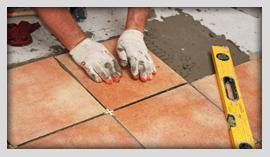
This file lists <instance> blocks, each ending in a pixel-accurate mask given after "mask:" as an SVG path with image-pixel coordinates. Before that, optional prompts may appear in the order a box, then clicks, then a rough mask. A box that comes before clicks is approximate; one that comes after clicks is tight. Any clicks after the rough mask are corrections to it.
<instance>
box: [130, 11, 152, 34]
mask: <svg viewBox="0 0 270 157" xmlns="http://www.w3.org/2000/svg"><path fill="white" fill-rule="evenodd" d="M148 15H149V8H128V16H127V22H126V28H125V29H136V30H138V31H140V32H143V31H144V28H145V24H146V21H147V17H148Z"/></svg>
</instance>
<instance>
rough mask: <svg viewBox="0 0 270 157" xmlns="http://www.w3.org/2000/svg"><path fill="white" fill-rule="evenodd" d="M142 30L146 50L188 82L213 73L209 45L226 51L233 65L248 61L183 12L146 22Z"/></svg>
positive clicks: (226, 42) (232, 47)
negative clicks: (224, 48) (230, 55)
mask: <svg viewBox="0 0 270 157" xmlns="http://www.w3.org/2000/svg"><path fill="white" fill-rule="evenodd" d="M146 29H147V32H146V33H145V40H146V44H147V46H148V48H149V49H150V50H152V51H153V52H154V53H155V54H156V55H157V56H158V57H160V58H161V59H162V60H163V61H164V62H165V63H166V64H168V65H169V66H170V67H171V68H172V69H174V70H175V71H176V72H177V73H178V74H180V75H181V76H182V77H183V78H184V79H186V80H187V81H188V82H192V81H194V80H198V79H200V78H202V77H204V76H207V75H210V74H213V73H214V67H213V63H212V59H211V46H212V45H220V46H227V47H229V48H230V51H231V54H232V58H233V62H234V65H239V64H241V63H243V62H246V61H248V60H249V56H248V55H247V54H245V53H244V52H242V51H240V50H239V49H238V47H237V46H236V45H235V44H233V43H232V42H231V41H229V40H226V38H225V36H217V35H216V34H215V33H213V32H212V31H210V30H209V29H208V28H206V27H204V26H202V25H201V24H200V22H199V21H195V20H194V19H193V18H192V16H190V15H188V14H185V13H183V12H181V13H180V14H179V15H177V16H172V17H168V18H164V19H163V22H160V21H157V20H153V21H149V22H148V23H147V28H146Z"/></svg>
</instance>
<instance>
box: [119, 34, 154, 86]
mask: <svg viewBox="0 0 270 157" xmlns="http://www.w3.org/2000/svg"><path fill="white" fill-rule="evenodd" d="M117 53H118V56H119V58H120V64H121V66H123V67H126V66H127V65H128V64H129V65H130V71H131V74H132V76H133V78H134V79H137V78H138V77H140V79H141V80H142V81H147V80H151V79H152V77H153V76H152V74H155V73H156V68H155V65H154V63H153V60H152V58H151V56H150V55H149V54H148V49H147V47H146V45H145V43H144V39H143V33H142V32H140V31H138V30H135V29H128V30H126V31H124V32H123V33H122V34H121V36H120V38H119V40H118V44H117Z"/></svg>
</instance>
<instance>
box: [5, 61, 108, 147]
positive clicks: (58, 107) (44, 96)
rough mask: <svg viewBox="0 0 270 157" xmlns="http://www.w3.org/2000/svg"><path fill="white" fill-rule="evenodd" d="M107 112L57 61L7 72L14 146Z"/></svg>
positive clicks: (39, 63)
mask: <svg viewBox="0 0 270 157" xmlns="http://www.w3.org/2000/svg"><path fill="white" fill-rule="evenodd" d="M104 111H105V110H104V108H103V107H102V106H101V105H100V104H99V103H98V102H97V101H96V100H95V99H94V98H93V97H92V96H91V95H90V94H89V93H88V92H87V91H86V90H85V89H84V88H83V87H82V86H81V85H80V84H79V83H78V82H77V81H76V80H75V79H74V78H72V77H71V76H70V75H69V74H68V73H67V72H65V71H64V70H63V69H62V68H61V67H60V66H59V65H58V63H57V61H56V60H55V59H54V58H48V59H44V60H41V61H37V62H34V63H31V64H27V65H24V66H20V67H18V68H14V69H10V70H8V141H9V142H10V143H11V144H12V145H18V144H21V143H23V142H26V141H28V140H31V139H33V138H36V137H39V136H42V135H45V134H47V133H49V132H52V131H55V130H57V129H61V128H63V127H65V126H68V125H71V124H73V123H77V122H79V121H82V120H85V119H87V118H90V117H93V116H96V115H98V114H101V113H103V112H104Z"/></svg>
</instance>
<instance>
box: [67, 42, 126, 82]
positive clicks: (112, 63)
mask: <svg viewBox="0 0 270 157" xmlns="http://www.w3.org/2000/svg"><path fill="white" fill-rule="evenodd" d="M70 55H71V56H72V58H73V59H74V60H75V62H76V63H77V64H78V65H80V66H81V67H82V68H84V70H85V71H86V72H87V74H88V75H89V77H90V78H91V79H92V80H94V81H95V82H102V80H103V81H105V82H106V83H109V84H111V83H112V82H113V81H115V82H118V81H119V79H120V77H121V75H122V71H121V68H120V66H119V65H118V63H117V61H116V59H115V58H114V57H113V56H112V54H111V53H110V52H109V51H108V50H107V49H106V47H105V46H104V45H102V44H100V43H98V42H95V41H93V40H90V39H89V38H87V39H84V40H83V41H82V42H80V43H79V44H78V45H77V46H76V47H74V48H73V49H72V50H71V51H70Z"/></svg>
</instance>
